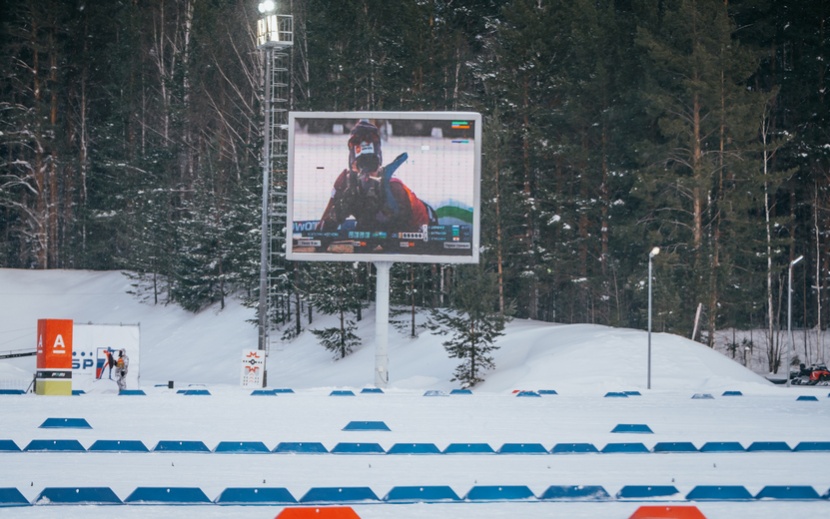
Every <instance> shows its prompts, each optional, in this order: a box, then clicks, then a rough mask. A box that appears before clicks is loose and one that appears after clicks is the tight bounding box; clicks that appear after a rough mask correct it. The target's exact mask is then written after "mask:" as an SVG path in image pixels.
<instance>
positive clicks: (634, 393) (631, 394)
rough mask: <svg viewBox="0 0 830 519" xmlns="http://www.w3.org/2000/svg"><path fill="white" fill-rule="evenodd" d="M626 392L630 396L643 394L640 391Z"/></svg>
mask: <svg viewBox="0 0 830 519" xmlns="http://www.w3.org/2000/svg"><path fill="white" fill-rule="evenodd" d="M625 394H626V395H628V396H642V394H641V393H640V392H639V391H626V392H625Z"/></svg>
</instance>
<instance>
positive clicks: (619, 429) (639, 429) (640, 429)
mask: <svg viewBox="0 0 830 519" xmlns="http://www.w3.org/2000/svg"><path fill="white" fill-rule="evenodd" d="M611 432H612V433H636V434H654V431H652V430H651V427H649V426H648V425H646V424H644V423H618V424H617V426H616V427H614V428H613V429H611Z"/></svg>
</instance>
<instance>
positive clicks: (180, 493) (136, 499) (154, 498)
mask: <svg viewBox="0 0 830 519" xmlns="http://www.w3.org/2000/svg"><path fill="white" fill-rule="evenodd" d="M124 502H125V503H130V504H165V505H170V504H187V505H192V504H200V503H208V504H209V503H211V502H212V501H211V500H210V499H208V496H206V495H205V493H204V492H203V491H202V489H201V488H196V487H138V488H136V489H135V490H133V492H132V494H130V495H129V496H127V499H125V500H124Z"/></svg>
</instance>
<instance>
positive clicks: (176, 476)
mask: <svg viewBox="0 0 830 519" xmlns="http://www.w3.org/2000/svg"><path fill="white" fill-rule="evenodd" d="M128 287H129V283H128V280H127V279H126V278H125V277H123V276H122V275H121V274H119V273H116V272H77V271H75V272H66V271H19V270H0V354H2V353H3V352H6V351H11V350H25V349H33V348H34V342H35V335H36V322H37V319H38V318H66V319H74V320H75V321H76V322H80V323H87V322H92V323H96V324H114V323H140V329H141V348H142V351H141V367H140V368H141V385H140V389H142V390H144V392H145V393H146V396H124V395H121V396H120V395H118V394H117V392H116V389H115V384H114V383H112V382H110V381H108V380H104V381H101V382H100V387H96V388H95V389H94V390H92V391H90V392H88V393H87V394H84V395H80V396H74V397H46V396H37V395H32V394H26V395H0V417H2V418H0V444H2V442H3V441H4V440H11V441H13V442H14V443H15V444H16V445H17V446H19V447H20V448H21V449H25V448H26V446H27V445H29V443H30V442H31V441H33V440H77V441H78V442H80V444H81V445H82V447H83V449H89V448H90V447H91V446H92V445H93V444H94V443H95V442H96V441H99V440H122V441H126V440H138V441H141V442H142V443H143V444H144V445H146V446H147V448H148V449H149V450H151V451H152V450H153V449H154V447H155V446H157V444H158V443H159V442H166V441H200V442H203V443H204V444H205V446H206V447H207V448H208V449H209V450H210V451H214V450H215V449H216V447H217V446H219V445H220V444H224V445H233V444H235V443H237V444H238V443H239V442H252V443H251V444H253V443H256V442H261V443H262V444H263V445H264V446H265V448H266V449H267V450H268V451H272V450H274V449H275V448H276V447H277V446H278V445H280V444H285V443H288V442H303V443H304V444H308V443H320V444H322V445H323V446H324V448H325V449H326V450H327V451H332V450H339V447H340V448H346V447H348V446H350V445H353V444H356V443H359V444H361V445H364V446H365V445H367V444H369V445H371V444H377V445H378V446H379V447H380V449H381V451H382V452H381V453H377V454H337V453H330V452H329V453H323V454H282V453H274V452H264V453H221V452H205V453H181V452H158V451H156V452H70V453H62V452H31V451H29V452H26V451H24V452H0V466H2V470H0V489H5V488H16V489H17V490H18V491H19V492H21V493H22V494H23V495H24V497H25V498H26V499H27V500H28V501H30V502H31V501H34V500H36V499H37V497H38V495H40V493H41V492H42V491H43V490H44V489H46V488H52V487H72V488H81V487H109V488H111V489H112V490H113V491H114V493H115V494H116V495H117V496H118V498H119V499H121V500H125V499H127V498H128V496H130V495H131V493H133V492H134V490H136V489H138V488H140V487H154V488H155V487H160V488H174V487H195V488H198V489H201V491H203V493H204V494H205V495H206V496H207V498H208V499H210V500H213V499H215V498H217V497H218V496H219V495H220V494H221V493H222V492H223V490H224V489H226V488H235V487H237V488H242V487H244V488H274V487H276V488H284V489H286V490H287V491H288V492H289V493H290V494H291V495H292V496H293V497H294V498H295V499H297V500H302V499H303V498H304V497H305V496H306V495H308V494H310V491H312V490H313V489H321V488H325V489H328V488H333V489H345V490H344V491H345V492H347V493H348V492H349V489H354V488H369V489H371V491H372V492H373V493H374V495H376V496H377V497H378V500H377V501H368V502H360V503H354V504H352V505H351V506H352V507H353V508H354V509H355V511H356V512H357V513H358V515H359V516H360V517H361V518H363V519H392V518H395V519H414V518H422V517H434V518H474V517H475V518H484V519H491V518H503V517H509V516H512V517H522V518H529V519H542V518H551V517H563V518H572V519H587V518H604V519H607V518H621V519H627V518H628V517H630V516H631V514H632V513H634V511H635V510H636V509H637V508H638V507H639V506H641V505H644V504H666V505H689V504H693V505H695V506H697V507H698V508H699V509H700V510H701V511H702V512H703V513H704V515H705V516H706V517H707V518H708V519H733V518H735V517H741V516H743V517H747V518H753V519H756V518H757V519H773V518H775V519H781V518H791V517H793V518H795V517H799V518H800V517H823V516H825V515H826V514H827V510H828V508H830V507H828V501H827V499H826V498H825V499H808V500H784V499H760V500H759V499H755V496H757V495H758V494H759V493H760V492H762V491H763V489H764V488H765V487H770V486H790V487H792V486H806V487H810V488H812V489H813V490H814V491H815V492H816V493H817V494H818V495H825V496H826V494H827V493H828V491H830V471H828V470H827V467H828V466H830V451H818V452H817V451H812V452H810V451H796V452H793V451H790V450H788V451H785V452H781V451H765V450H752V451H744V450H741V451H726V452H653V451H654V450H655V447H658V446H659V445H662V446H664V447H665V446H668V445H675V446H678V445H687V444H688V443H691V444H693V446H694V448H695V449H696V450H701V449H704V448H705V447H706V446H707V444H708V445H709V447H710V448H717V447H718V446H724V445H726V444H727V442H730V443H731V442H738V443H739V444H740V446H741V448H742V449H748V448H750V447H751V446H752V445H753V444H756V447H757V446H759V445H760V443H759V442H785V443H786V444H787V447H789V448H790V449H794V448H796V447H797V446H799V445H808V442H830V396H829V395H828V394H829V393H830V387H827V386H824V387H791V388H786V387H783V386H777V385H772V384H770V383H768V382H767V381H766V380H765V379H764V378H763V377H761V376H759V375H756V374H754V373H752V372H750V371H749V370H747V369H745V368H744V367H742V366H741V365H740V364H739V363H737V362H735V361H733V360H731V359H729V358H727V357H725V356H723V355H722V354H720V353H717V352H714V351H712V350H710V349H708V348H706V347H704V346H702V345H700V344H697V343H693V342H690V341H688V340H685V339H683V338H680V337H677V336H673V335H667V334H654V335H653V337H652V339H653V361H652V389H650V390H649V389H647V388H646V385H647V360H646V359H647V356H646V355H647V348H646V344H647V341H646V334H645V332H642V331H638V330H627V329H613V328H608V327H602V326H592V325H551V324H547V323H539V322H532V321H514V322H512V323H511V324H510V325H509V326H508V329H507V335H506V336H505V337H502V338H501V339H500V341H499V344H500V345H501V349H500V350H498V351H497V352H496V353H495V362H496V365H497V369H496V370H495V371H494V372H493V373H490V374H489V375H488V377H487V381H486V382H485V383H483V384H481V385H480V386H479V387H476V388H474V390H473V394H471V395H459V394H453V395H448V393H450V391H451V390H452V389H454V388H455V387H456V384H455V383H453V382H451V381H450V378H451V377H452V372H453V370H454V367H455V361H454V360H451V359H447V358H446V354H445V353H444V351H443V348H442V346H441V340H442V338H441V337H435V336H431V335H429V334H427V333H425V332H424V333H422V334H421V335H420V336H419V337H418V338H416V339H410V338H408V337H407V336H405V335H404V334H399V333H398V332H396V331H390V345H389V355H390V359H389V361H390V363H389V366H390V383H389V387H388V388H386V389H385V392H384V393H382V394H377V393H361V390H362V389H363V388H367V387H369V386H371V384H372V381H373V370H374V343H373V339H372V336H373V331H374V319H373V318H372V316H371V311H369V312H367V315H368V317H367V318H365V319H364V320H363V321H362V322H361V323H360V330H361V335H362V337H363V338H364V345H363V346H362V347H361V348H360V349H359V350H358V351H356V352H355V353H354V354H353V355H352V356H350V357H348V358H346V359H344V360H341V361H337V362H334V361H333V360H332V359H331V355H330V354H329V353H328V352H326V351H325V350H324V349H323V348H322V347H320V346H318V345H317V344H316V343H315V341H314V338H313V336H312V335H311V334H310V333H308V332H306V333H304V334H303V335H302V336H301V337H300V338H298V339H297V340H295V341H293V342H290V343H283V344H280V343H278V342H275V343H274V344H272V346H271V352H270V356H269V359H268V380H269V387H270V388H292V389H293V390H294V393H290V394H284V393H282V394H278V395H274V396H252V395H251V391H250V390H248V389H243V388H241V387H240V386H239V379H240V372H239V359H240V355H241V352H242V350H243V349H245V348H255V347H256V342H257V341H256V329H255V328H254V327H252V326H251V325H250V324H249V323H247V322H246V320H251V319H252V318H253V317H254V312H253V311H252V310H251V309H247V308H244V307H242V306H241V305H239V304H238V303H237V302H232V303H231V304H229V306H228V307H227V308H226V309H225V310H224V311H221V312H220V311H218V309H215V308H211V309H207V310H205V311H204V312H201V313H200V314H197V315H192V314H188V313H186V312H183V311H181V310H180V309H178V308H176V307H172V306H171V307H164V306H149V305H145V304H141V303H139V302H138V301H137V300H135V299H134V298H132V297H131V296H129V295H127V294H126V293H125V291H126V289H127V288H128ZM328 324H329V322H328V321H327V319H326V318H322V317H321V316H317V317H316V318H315V322H314V323H313V324H312V325H311V326H312V327H316V326H321V327H322V326H326V325H328ZM34 369H35V361H34V357H24V358H18V359H10V360H0V388H15V387H19V386H21V385H22V386H24V387H25V385H27V384H28V382H29V381H30V380H31V376H32V373H33V372H34ZM168 381H174V386H175V387H174V388H173V389H169V388H168V387H167V385H168ZM182 388H191V389H205V390H208V391H209V392H210V393H211V394H210V395H209V396H187V395H182V394H178V393H177V390H178V389H182ZM335 390H351V391H353V392H354V393H355V396H331V393H332V391H335ZM516 390H534V391H537V390H555V391H556V393H557V394H544V395H541V396H538V397H537V396H533V397H519V396H517V394H516V393H515V391H516ZM427 391H440V392H441V393H442V394H444V395H446V396H425V393H426V392H427ZM727 391H730V392H734V391H739V392H740V393H741V395H740V396H723V394H724V392H727ZM608 392H616V393H624V392H628V396H626V397H608V396H606V394H607V393H608ZM636 393H639V394H636ZM706 395H711V397H712V398H700V397H702V396H706ZM694 396H697V397H698V398H693V397H694ZM800 396H813V397H816V400H811V401H800V400H797V398H798V397H800ZM53 417H58V418H83V419H85V420H86V421H87V422H88V423H89V425H90V426H91V428H89V429H78V428H61V429H44V428H41V427H40V426H41V424H42V423H43V422H44V421H45V420H46V419H47V418H53ZM377 421H381V422H383V423H384V424H385V425H386V426H388V428H389V429H390V430H389V431H376V430H362V431H352V430H344V428H346V426H347V425H348V424H350V423H351V422H377ZM620 425H622V426H624V427H623V429H625V428H626V427H625V426H631V425H635V426H637V427H635V429H641V427H639V426H643V425H645V426H647V427H648V429H650V431H651V432H650V433H649V432H612V431H613V430H614V429H615V428H617V427H618V426H620ZM226 442H227V443H226ZM421 443H427V444H433V445H435V447H436V448H437V449H438V450H439V451H444V450H445V449H447V448H448V447H451V444H454V445H455V446H459V445H460V446H464V445H467V444H486V445H487V446H489V447H491V448H492V450H493V451H496V452H495V453H487V454H388V453H386V452H388V451H390V450H394V449H393V446H395V445H398V446H406V445H412V444H421ZM584 443H590V444H592V445H593V446H595V447H596V449H597V450H599V451H606V452H596V453H584V454H552V453H550V451H551V450H556V449H557V448H563V446H568V445H569V444H584ZM517 444H518V445H526V446H534V445H536V444H538V445H541V446H542V447H543V449H544V451H545V452H544V453H537V454H509V453H498V451H500V450H509V449H510V447H511V446H513V447H515V446H516V445H517ZM638 444H640V445H641V446H642V448H643V450H645V451H646V452H635V453H630V452H625V453H612V452H607V451H609V450H614V449H615V448H621V446H627V447H623V448H624V449H626V450H627V449H635V450H636V449H637V448H638V447H637V446H638ZM246 445H247V444H246ZM338 446H339V447H338ZM658 450H659V449H658ZM707 450H708V449H707ZM408 486H414V487H419V488H420V487H432V486H449V487H450V488H451V489H452V490H453V491H454V492H455V493H456V494H457V495H458V496H459V497H461V498H463V497H465V496H466V495H467V494H468V493H470V494H475V489H479V490H481V489H483V488H490V487H495V488H499V487H501V488H503V489H504V488H511V487H514V486H516V487H520V488H521V487H527V489H529V490H530V491H531V492H532V496H531V497H530V498H528V499H525V500H519V501H506V500H496V501H491V502H488V501H484V502H470V501H469V500H467V501H462V502H444V503H437V504H436V503H416V504H390V503H385V502H383V501H382V500H383V498H384V497H385V496H386V495H387V494H388V493H389V492H390V490H392V489H393V487H408ZM557 486H563V487H568V488H570V487H584V486H601V487H602V488H603V489H604V490H605V491H606V492H607V494H608V495H609V497H608V498H607V499H605V500H603V501H598V502H593V501H591V502H580V501H552V500H544V499H538V498H537V497H538V496H541V495H542V494H543V493H544V492H545V491H546V490H547V489H548V488H549V487H557ZM632 486H646V487H648V486H651V487H654V486H661V487H671V486H673V487H675V489H676V490H677V492H676V493H675V494H672V495H669V496H664V497H659V498H638V497H624V496H625V495H627V494H626V488H629V489H630V488H631V487H632ZM731 486H739V487H744V488H745V489H746V492H747V494H748V495H749V496H750V498H749V499H744V500H737V501H730V500H717V499H716V500H705V499H704V500H693V501H690V500H687V497H686V496H687V495H688V494H689V493H691V492H694V491H695V490H696V489H700V488H703V487H721V488H723V487H731ZM471 491H472V492H471ZM621 492H622V494H623V496H622V497H618V494H619V493H621ZM305 506H310V505H309V504H305ZM282 509H283V506H220V505H216V504H202V505H188V506H170V505H166V506H155V505H137V504H136V505H124V506H116V507H114V506H78V505H51V506H50V505H48V504H41V505H38V506H23V507H14V508H0V517H14V518H47V517H49V518H51V517H55V516H57V515H60V516H62V517H64V518H67V519H74V518H81V517H83V518H90V517H91V518H99V517H100V518H104V517H113V516H116V517H127V518H133V517H135V518H138V517H169V518H174V519H179V518H185V517H188V518H190V517H194V516H198V517H205V518H220V517H221V518H229V517H234V518H237V517H239V518H255V517H256V518H273V517H275V516H276V515H277V514H279V513H280V511H281V510H282Z"/></svg>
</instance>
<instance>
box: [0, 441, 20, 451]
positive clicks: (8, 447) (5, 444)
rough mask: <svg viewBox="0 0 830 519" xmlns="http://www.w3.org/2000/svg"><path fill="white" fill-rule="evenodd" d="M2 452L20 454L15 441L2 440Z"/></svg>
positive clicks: (0, 444)
mask: <svg viewBox="0 0 830 519" xmlns="http://www.w3.org/2000/svg"><path fill="white" fill-rule="evenodd" d="M0 452H20V447H18V446H17V444H16V443H14V440H0Z"/></svg>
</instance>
